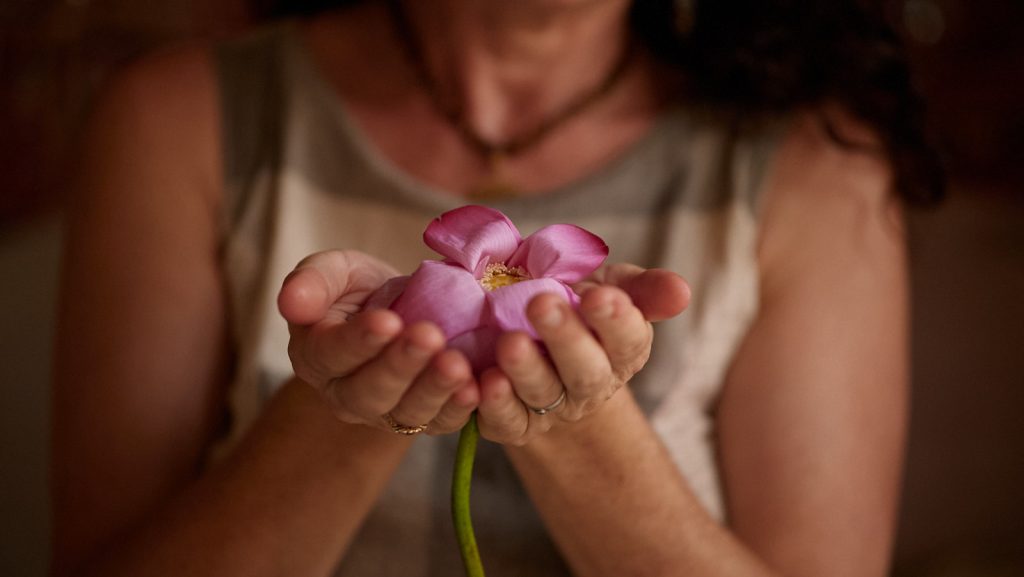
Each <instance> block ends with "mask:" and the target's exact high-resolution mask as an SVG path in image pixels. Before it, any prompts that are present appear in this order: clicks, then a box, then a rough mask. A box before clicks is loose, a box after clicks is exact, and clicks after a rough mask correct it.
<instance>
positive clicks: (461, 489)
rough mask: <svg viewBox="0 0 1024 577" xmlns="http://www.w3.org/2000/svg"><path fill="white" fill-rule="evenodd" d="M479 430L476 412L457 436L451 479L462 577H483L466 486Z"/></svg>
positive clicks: (470, 480) (453, 512)
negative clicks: (453, 472)
mask: <svg viewBox="0 0 1024 577" xmlns="http://www.w3.org/2000/svg"><path fill="white" fill-rule="evenodd" d="M479 438H480V430H479V429H478V428H477V426H476V413H475V412H474V413H473V414H472V415H471V416H470V417H469V422H467V423H466V425H465V426H464V427H462V432H461V433H460V434H459V448H458V450H457V452H456V453H455V474H454V475H453V477H452V520H453V521H455V537H456V539H458V541H459V552H460V553H462V564H463V565H464V566H465V567H466V577H484V565H483V563H482V562H481V561H480V551H479V549H477V547H476V535H474V533H473V521H472V520H471V519H470V513H469V485H470V483H472V481H473V458H474V457H475V456H476V443H477V440H478V439H479Z"/></svg>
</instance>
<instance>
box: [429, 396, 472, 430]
mask: <svg viewBox="0 0 1024 577" xmlns="http://www.w3.org/2000/svg"><path fill="white" fill-rule="evenodd" d="M479 403H480V392H479V389H478V387H477V385H476V383H470V384H467V385H464V386H463V387H462V388H461V389H458V390H456V391H455V392H454V393H452V396H451V397H449V398H448V402H447V403H445V404H444V407H442V408H441V411H440V412H438V413H437V416H436V417H434V420H433V421H431V422H430V428H428V429H427V433H428V434H431V435H443V434H445V433H452V432H454V431H458V430H459V429H461V428H462V427H463V426H464V425H465V424H466V421H468V420H469V416H470V415H471V414H473V410H474V409H476V408H477V405H478V404H479Z"/></svg>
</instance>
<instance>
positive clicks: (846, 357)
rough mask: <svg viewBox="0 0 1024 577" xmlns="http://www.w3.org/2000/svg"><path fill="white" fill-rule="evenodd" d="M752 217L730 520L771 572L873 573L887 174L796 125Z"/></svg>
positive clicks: (880, 470)
mask: <svg viewBox="0 0 1024 577" xmlns="http://www.w3.org/2000/svg"><path fill="white" fill-rule="evenodd" d="M841 120H842V119H841ZM762 218H763V220H762V223H763V224H762V226H763V228H762V237H761V241H760V245H759V247H758V257H759V262H760V266H761V273H760V276H761V283H762V285H761V286H762V288H761V309H760V312H759V315H758V318H757V319H756V320H755V322H754V324H753V326H752V328H751V330H750V332H749V334H748V336H747V338H746V339H745V341H744V343H743V345H742V346H741V348H740V351H739V352H738V354H737V358H736V359H735V362H734V364H733V366H732V368H731V370H730V373H729V375H728V378H727V382H726V386H725V390H724V392H723V396H722V400H721V404H720V407H719V425H720V435H721V436H720V442H721V446H720V451H721V453H720V459H721V465H722V469H723V476H724V484H725V491H726V499H727V504H728V508H729V517H730V523H731V525H732V527H733V529H734V531H735V532H736V534H737V535H738V536H739V538H740V539H741V540H743V541H744V542H745V543H747V544H748V545H749V546H750V547H751V548H752V549H754V550H755V551H756V552H757V553H759V554H760V555H761V556H762V557H763V558H764V559H765V560H766V561H767V562H768V563H769V564H770V565H771V566H773V567H774V568H776V569H777V570H779V571H780V572H781V573H782V574H785V575H824V574H829V575H867V576H881V575H884V574H885V573H886V568H887V563H888V558H889V553H890V548H891V541H892V538H893V532H894V527H895V515H896V511H897V498H898V489H899V478H900V472H901V462H902V456H903V441H904V428H905V425H906V414H905V413H906V398H907V386H908V368H907V364H908V360H907V359H908V346H907V345H908V343H907V323H908V320H907V318H908V314H907V307H908V305H907V283H908V281H907V271H906V262H905V247H904V238H903V231H902V228H901V225H900V215H899V206H898V203H897V202H896V201H895V199H894V198H893V197H892V195H891V192H890V172H889V168H888V166H887V164H886V162H885V161H884V160H883V159H881V158H879V157H877V156H874V155H872V154H868V153H865V152H857V151H851V150H843V149H841V148H840V147H838V146H836V145H834V144H833V143H831V142H830V141H829V139H828V138H827V137H826V136H825V134H824V132H823V131H822V129H821V127H820V126H819V125H818V124H817V123H816V122H814V121H812V120H811V119H802V120H800V121H798V122H797V123H796V124H795V126H794V129H793V130H792V131H791V134H790V135H789V136H788V138H787V139H786V141H785V142H784V144H783V146H782V148H781V149H780V151H779V154H778V157H777V161H776V164H775V166H774V169H773V171H772V174H771V176H770V178H769V180H768V183H767V189H766V197H765V201H764V204H763V215H762Z"/></svg>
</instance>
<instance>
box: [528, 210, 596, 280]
mask: <svg viewBox="0 0 1024 577" xmlns="http://www.w3.org/2000/svg"><path fill="white" fill-rule="evenodd" d="M607 257H608V245H606V244H605V243H604V241H603V240H601V238H600V237H598V236H597V235H595V234H593V233H590V232H588V231H586V230H584V229H582V228H580V227H578V226H576V225H572V224H553V225H551V226H546V227H544V228H542V229H540V230H538V231H537V232H535V233H533V234H531V235H530V236H528V237H526V240H524V241H523V243H522V244H521V245H519V249H518V250H516V252H515V254H514V255H513V256H512V258H511V259H510V260H509V261H508V265H509V266H521V267H523V268H525V269H526V271H527V272H528V273H529V274H530V276H531V277H533V278H535V279H536V278H542V277H550V278H554V279H558V280H560V281H562V282H566V283H570V284H571V283H575V282H579V281H581V280H583V279H584V278H586V276H587V275H589V274H590V273H592V272H594V271H595V270H596V269H597V267H599V266H601V263H603V262H604V259H605V258H607Z"/></svg>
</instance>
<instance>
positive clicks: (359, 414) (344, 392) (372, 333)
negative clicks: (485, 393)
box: [278, 251, 479, 434]
mask: <svg viewBox="0 0 1024 577" xmlns="http://www.w3.org/2000/svg"><path fill="white" fill-rule="evenodd" d="M397 274H398V273H397V271H395V269H394V268H392V267H391V266H389V265H387V264H385V263H384V262H382V261H380V260H378V259H375V258H373V257H371V256H369V255H366V254H364V253H361V252H357V251H326V252H321V253H316V254H314V255H311V256H309V257H307V258H305V259H303V260H302V261H301V262H300V263H299V264H298V265H297V266H296V267H295V270H294V271H292V273H291V274H289V275H288V277H287V278H286V279H285V281H284V283H283V285H282V287H281V292H280V293H279V294H278V308H279V310H280V311H281V314H282V316H284V318H285V320H287V321H288V330H289V334H290V335H291V339H290V341H289V343H288V356H289V357H290V359H291V362H292V368H293V369H294V371H295V374H296V376H297V377H298V378H300V379H301V380H303V381H305V382H307V383H309V384H310V385H312V386H313V387H314V388H316V389H317V390H318V391H320V393H321V394H322V396H323V398H324V399H325V400H326V401H327V403H328V404H329V405H330V407H331V409H332V411H333V412H334V414H335V415H336V416H337V417H338V418H339V419H340V420H342V421H345V422H348V423H354V424H363V425H368V426H371V427H374V428H378V429H381V430H385V431H389V432H390V431H392V430H393V425H394V424H395V423H398V424H401V425H406V426H409V427H416V426H419V425H427V429H426V432H427V433H432V434H442V433H449V432H452V431H455V430H458V429H459V428H461V427H462V425H463V424H465V422H466V421H467V420H468V419H469V415H470V414H471V413H472V411H473V410H474V409H475V408H476V405H477V402H478V399H479V393H478V387H477V385H476V383H475V381H474V380H473V375H472V371H471V369H470V366H469V362H468V361H467V360H466V358H465V356H464V355H462V353H460V352H458V351H454V350H450V349H445V338H444V335H443V334H442V332H441V330H440V329H439V328H438V327H437V326H435V325H433V324H430V323H415V324H411V325H409V326H405V325H404V324H403V323H402V319H401V318H399V316H398V315H397V314H395V313H394V312H392V311H389V310H386V309H374V310H366V311H362V312H360V311H361V309H362V308H363V305H364V304H365V303H366V300H367V299H368V298H369V297H370V295H371V294H372V293H373V292H374V291H375V290H376V289H377V288H379V287H380V286H381V285H383V284H384V282H385V281H387V280H388V279H390V278H392V277H394V276H396V275H397ZM386 415H389V416H390V417H391V420H390V421H389V419H388V418H387V417H386Z"/></svg>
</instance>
